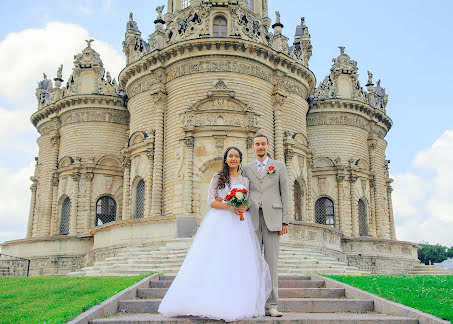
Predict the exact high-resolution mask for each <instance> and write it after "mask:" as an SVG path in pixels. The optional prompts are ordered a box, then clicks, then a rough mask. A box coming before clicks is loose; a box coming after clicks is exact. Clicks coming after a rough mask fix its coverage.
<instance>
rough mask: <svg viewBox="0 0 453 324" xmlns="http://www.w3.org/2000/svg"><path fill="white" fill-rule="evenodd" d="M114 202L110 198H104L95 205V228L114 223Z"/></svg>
mask: <svg viewBox="0 0 453 324" xmlns="http://www.w3.org/2000/svg"><path fill="white" fill-rule="evenodd" d="M115 216H116V202H115V200H114V199H113V198H112V197H109V196H104V197H101V198H99V199H98V201H97V203H96V226H99V225H102V224H105V223H110V222H113V221H115Z"/></svg>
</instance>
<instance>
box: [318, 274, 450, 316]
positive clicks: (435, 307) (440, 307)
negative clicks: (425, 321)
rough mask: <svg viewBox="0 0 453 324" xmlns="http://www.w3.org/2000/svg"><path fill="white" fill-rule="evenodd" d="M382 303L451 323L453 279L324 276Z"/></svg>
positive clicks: (441, 277) (439, 277)
mask: <svg viewBox="0 0 453 324" xmlns="http://www.w3.org/2000/svg"><path fill="white" fill-rule="evenodd" d="M327 277H329V278H332V279H334V280H338V281H341V282H344V283H346V284H348V285H351V286H354V287H357V288H359V289H362V290H365V291H368V292H370V293H373V294H376V295H378V296H381V297H383V298H385V299H389V300H392V301H394V302H397V303H400V304H403V305H406V306H409V307H413V308H416V309H418V310H420V311H422V312H425V313H429V314H431V315H434V316H437V317H440V318H443V319H445V320H449V321H453V276H404V275H397V276H384V275H382V276H379V275H374V276H327Z"/></svg>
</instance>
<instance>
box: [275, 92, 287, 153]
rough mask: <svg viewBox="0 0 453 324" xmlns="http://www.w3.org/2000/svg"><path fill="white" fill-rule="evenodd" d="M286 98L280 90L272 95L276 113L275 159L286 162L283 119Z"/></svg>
mask: <svg viewBox="0 0 453 324" xmlns="http://www.w3.org/2000/svg"><path fill="white" fill-rule="evenodd" d="M285 100H286V96H285V95H284V94H282V93H281V92H280V91H279V90H278V89H276V90H274V93H273V94H272V101H273V112H274V159H275V160H278V161H282V162H283V161H284V158H285V157H284V155H283V135H284V134H283V117H282V115H283V114H282V110H283V109H282V108H283V104H284V103H285Z"/></svg>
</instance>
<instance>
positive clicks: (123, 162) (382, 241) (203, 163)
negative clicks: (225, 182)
mask: <svg viewBox="0 0 453 324" xmlns="http://www.w3.org/2000/svg"><path fill="white" fill-rule="evenodd" d="M163 9H164V7H163V6H161V7H158V8H157V9H156V12H157V13H156V19H155V21H154V23H155V31H154V32H153V33H152V34H151V35H149V37H148V38H147V39H145V38H144V36H143V35H142V33H141V31H140V30H139V27H138V24H137V22H136V21H134V17H133V14H132V13H131V14H130V17H129V21H128V22H127V25H126V32H125V38H124V41H123V51H124V53H125V55H126V59H127V64H126V66H125V67H124V69H123V70H122V71H121V73H120V74H119V76H118V81H117V80H116V79H115V78H112V76H111V75H110V73H109V72H106V71H105V69H104V66H103V63H102V60H101V57H100V55H99V54H98V53H97V52H96V51H95V50H94V49H93V48H92V47H91V42H92V40H88V41H87V46H86V48H85V49H84V50H83V51H82V53H80V54H77V55H75V56H74V67H73V69H72V74H71V76H70V77H69V80H67V82H66V84H65V85H64V83H63V82H64V80H63V79H62V66H60V68H59V69H58V72H57V76H56V78H54V79H53V80H52V79H48V78H47V76H46V75H44V79H43V80H42V81H40V82H39V85H38V88H37V89H36V97H37V99H38V108H37V111H36V112H35V113H34V114H33V115H32V116H31V122H32V123H33V125H34V126H35V127H36V129H37V131H38V132H39V134H40V137H39V139H38V145H39V156H38V157H37V158H36V168H35V173H34V175H33V176H32V177H31V180H32V185H31V205H30V214H29V221H28V230H27V237H26V238H24V239H20V240H15V241H9V242H5V243H3V245H2V250H3V252H4V253H5V254H9V255H13V256H19V257H24V258H28V259H30V260H32V262H31V273H32V274H33V273H34V274H43V273H45V274H47V273H49V274H50V273H52V274H56V273H58V274H64V273H68V272H71V271H77V270H79V269H80V268H82V267H86V266H89V265H92V264H93V262H95V261H100V260H103V259H105V258H107V257H112V256H115V255H117V254H118V253H119V252H120V251H124V249H127V248H130V247H133V246H136V247H139V246H147V245H148V246H159V245H162V244H167V243H168V242H172V241H177V240H183V239H184V238H189V239H188V240H189V241H190V237H192V236H193V235H194V233H196V231H197V227H198V226H199V225H200V222H201V221H202V220H203V216H204V215H205V213H206V212H207V209H208V206H207V202H206V200H207V187H208V184H209V181H210V179H211V177H212V175H213V174H214V172H216V171H217V170H218V169H219V168H220V165H221V161H222V155H223V152H224V150H225V148H226V147H228V146H230V145H234V146H237V147H239V148H240V149H241V150H242V152H243V153H244V154H243V155H244V159H243V163H247V162H249V161H252V160H253V159H254V152H253V150H252V149H251V143H252V138H253V136H254V135H255V134H256V133H257V132H260V133H264V134H266V135H267V136H268V137H269V139H270V144H271V153H272V156H273V158H275V159H277V160H281V161H284V162H285V163H286V166H287V170H288V176H289V181H290V197H291V199H290V220H291V221H290V226H289V234H288V235H285V236H284V237H282V240H281V242H282V244H283V245H285V244H286V245H288V246H293V247H304V248H306V249H308V250H310V249H311V250H313V251H318V252H319V253H322V254H324V255H331V256H333V257H335V258H337V259H338V260H342V261H344V262H346V263H347V264H348V265H351V266H355V267H357V268H358V269H360V270H363V271H368V272H371V273H407V271H408V270H409V269H410V268H411V267H412V266H413V265H414V264H415V263H418V260H417V246H416V245H415V244H413V243H410V242H402V241H397V239H396V237H395V224H394V217H393V208H392V199H391V192H392V187H391V182H392V179H390V178H389V172H388V163H389V161H388V160H387V159H386V156H385V149H386V145H387V142H386V140H385V136H386V134H387V132H388V131H389V130H390V128H391V127H392V120H391V119H390V118H389V116H388V115H387V113H386V105H387V100H388V98H387V95H386V93H385V89H384V88H382V86H381V84H380V81H377V82H376V83H374V81H373V76H372V74H371V73H370V72H368V82H367V84H366V85H365V88H364V87H362V86H361V85H360V83H359V80H358V68H357V62H355V61H354V60H352V59H351V58H350V57H349V56H348V55H347V54H346V53H345V49H344V47H340V54H339V56H338V57H337V58H334V59H333V64H332V66H331V68H330V73H329V74H328V75H327V76H325V78H324V79H323V81H322V82H320V83H319V84H318V85H317V84H316V78H315V75H314V74H313V72H312V71H311V70H310V69H309V61H310V57H311V56H312V46H311V40H310V33H309V29H308V27H307V26H306V24H305V20H304V18H302V19H301V22H300V25H298V26H297V28H296V30H295V36H294V39H291V40H290V39H289V38H288V37H286V36H285V35H284V34H283V24H282V23H281V21H280V14H279V13H278V12H276V13H275V14H276V17H275V21H274V22H272V21H271V19H270V18H269V12H268V5H267V0H217V1H212V0H168V4H167V12H166V13H165V14H163ZM292 32H294V31H292ZM57 63H58V62H56V66H57ZM321 79H322V78H321Z"/></svg>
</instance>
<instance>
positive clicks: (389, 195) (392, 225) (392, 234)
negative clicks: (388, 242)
mask: <svg viewBox="0 0 453 324" xmlns="http://www.w3.org/2000/svg"><path fill="white" fill-rule="evenodd" d="M392 181H393V180H388V182H387V202H388V208H389V226H390V238H391V239H392V240H396V235H395V221H394V219H393V206H392V191H393V188H392V186H391V185H390V183H391V182H392Z"/></svg>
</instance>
